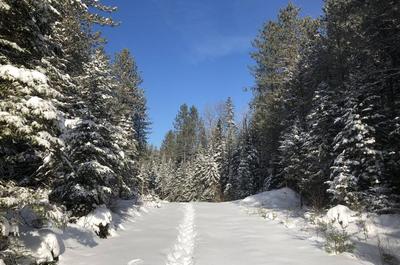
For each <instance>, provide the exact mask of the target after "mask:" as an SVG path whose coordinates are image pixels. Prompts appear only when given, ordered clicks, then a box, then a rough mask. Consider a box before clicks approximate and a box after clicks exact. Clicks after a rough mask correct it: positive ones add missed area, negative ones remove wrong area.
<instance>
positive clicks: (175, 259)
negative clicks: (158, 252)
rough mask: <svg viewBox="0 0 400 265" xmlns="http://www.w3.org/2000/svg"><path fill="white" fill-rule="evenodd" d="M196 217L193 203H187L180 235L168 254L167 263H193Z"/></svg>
mask: <svg viewBox="0 0 400 265" xmlns="http://www.w3.org/2000/svg"><path fill="white" fill-rule="evenodd" d="M194 217H195V211H194V208H193V204H191V203H188V204H186V205H185V213H184V217H183V221H182V223H181V224H180V225H179V228H178V237H177V240H176V242H175V245H174V248H173V250H172V251H171V253H169V254H168V256H167V264H166V265H193V251H194V243H195V237H196V232H195V225H194Z"/></svg>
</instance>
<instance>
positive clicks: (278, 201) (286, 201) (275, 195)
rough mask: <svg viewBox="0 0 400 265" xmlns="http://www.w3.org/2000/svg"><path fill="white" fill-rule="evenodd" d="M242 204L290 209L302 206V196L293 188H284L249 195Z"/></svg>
mask: <svg viewBox="0 0 400 265" xmlns="http://www.w3.org/2000/svg"><path fill="white" fill-rule="evenodd" d="M240 204H241V205H243V206H247V207H263V208H268V209H282V210H284V209H286V210H289V209H295V208H297V207H299V206H300V197H299V195H298V194H297V193H296V192H294V191H293V190H291V189H289V188H282V189H279V190H272V191H266V192H262V193H259V194H256V195H253V196H249V197H247V198H245V199H243V200H242V201H241V202H240Z"/></svg>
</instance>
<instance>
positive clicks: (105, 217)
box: [76, 206, 112, 233]
mask: <svg viewBox="0 0 400 265" xmlns="http://www.w3.org/2000/svg"><path fill="white" fill-rule="evenodd" d="M111 222H112V213H111V211H110V210H109V209H108V208H107V207H106V206H100V207H97V208H96V209H95V210H93V211H92V212H91V213H89V214H88V215H87V216H83V217H81V218H80V219H78V221H77V222H76V224H77V225H78V226H81V227H84V228H88V229H90V230H92V231H94V232H95V233H98V232H99V225H100V224H102V225H103V226H105V225H107V224H111Z"/></svg>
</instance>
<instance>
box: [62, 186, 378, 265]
mask: <svg viewBox="0 0 400 265" xmlns="http://www.w3.org/2000/svg"><path fill="white" fill-rule="evenodd" d="M288 194H290V193H287V194H286V195H288ZM123 219H124V220H125V221H123V230H120V231H119V232H118V235H116V236H113V237H111V238H109V239H107V240H95V241H85V240H82V238H83V237H84V236H82V237H80V238H76V239H73V238H70V239H67V240H66V252H65V253H64V254H63V255H62V256H61V257H60V264H61V265H63V264H74V265H83V264H96V265H103V264H122V265H123V264H127V265H129V264H130V265H135V264H142V265H165V264H168V265H172V264H173V265H181V264H184V265H191V264H196V265H210V264H215V265H220V264H230V265H243V264H251V265H265V264H297V265H302V264H307V265H319V264H324V265H353V264H354V265H356V264H358V265H359V264H371V263H368V262H360V261H359V260H357V259H354V258H353V257H349V256H346V255H338V256H333V255H329V254H327V253H326V252H325V251H324V250H323V249H320V248H318V247H316V246H315V244H314V243H313V242H311V241H308V240H304V239H302V238H299V237H298V235H297V234H296V233H295V232H294V231H291V230H288V229H287V228H285V227H284V226H282V225H280V224H279V223H273V222H265V220H264V219H262V218H260V217H258V216H252V215H248V214H247V213H245V212H244V211H241V207H240V202H229V203H168V204H162V205H161V207H160V208H157V209H152V210H150V211H148V212H147V213H146V214H141V215H140V216H136V217H135V218H134V219H131V218H130V217H125V218H123ZM113 222H115V220H114V221H113ZM65 236H66V237H67V235H65Z"/></svg>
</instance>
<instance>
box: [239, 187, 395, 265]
mask: <svg viewBox="0 0 400 265" xmlns="http://www.w3.org/2000/svg"><path fill="white" fill-rule="evenodd" d="M238 204H239V205H240V206H241V207H242V208H243V209H244V212H246V213H247V214H249V215H251V216H259V217H262V218H261V219H265V220H266V223H273V224H278V225H281V226H282V227H283V228H284V229H286V230H287V231H288V232H289V233H294V234H295V237H297V238H300V239H302V240H305V241H308V242H311V243H312V244H313V245H314V246H316V247H318V248H319V249H324V244H325V238H324V237H323V235H322V234H321V231H320V227H319V224H321V223H325V224H330V225H332V226H333V227H335V228H337V229H338V231H341V229H343V228H344V229H345V231H346V232H347V233H348V234H349V235H350V236H351V242H352V243H353V244H354V246H355V250H354V253H343V254H340V255H339V256H347V257H351V258H353V259H357V260H358V262H359V264H385V263H383V262H382V258H383V257H382V254H383V253H384V254H385V255H387V254H389V256H391V257H390V259H392V260H391V262H392V263H388V264H396V265H397V264H400V215H399V214H386V215H377V214H373V213H366V212H360V213H359V212H355V211H352V210H350V209H349V208H348V207H346V206H344V205H336V206H334V207H332V208H330V209H328V210H327V211H326V212H325V213H316V212H313V211H312V210H311V209H309V208H307V207H304V208H303V209H300V207H299V206H300V199H299V196H298V194H296V192H294V191H292V190H290V189H288V188H283V189H279V190H272V191H267V192H263V193H259V194H256V195H253V196H249V197H247V198H245V199H243V200H241V201H238ZM393 260H394V261H393ZM277 264H278V263H277ZM284 264H286V263H284ZM299 264H300V263H299ZM321 264H323V263H322V262H321ZM333 264H336V263H333ZM337 264H341V263H337Z"/></svg>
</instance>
